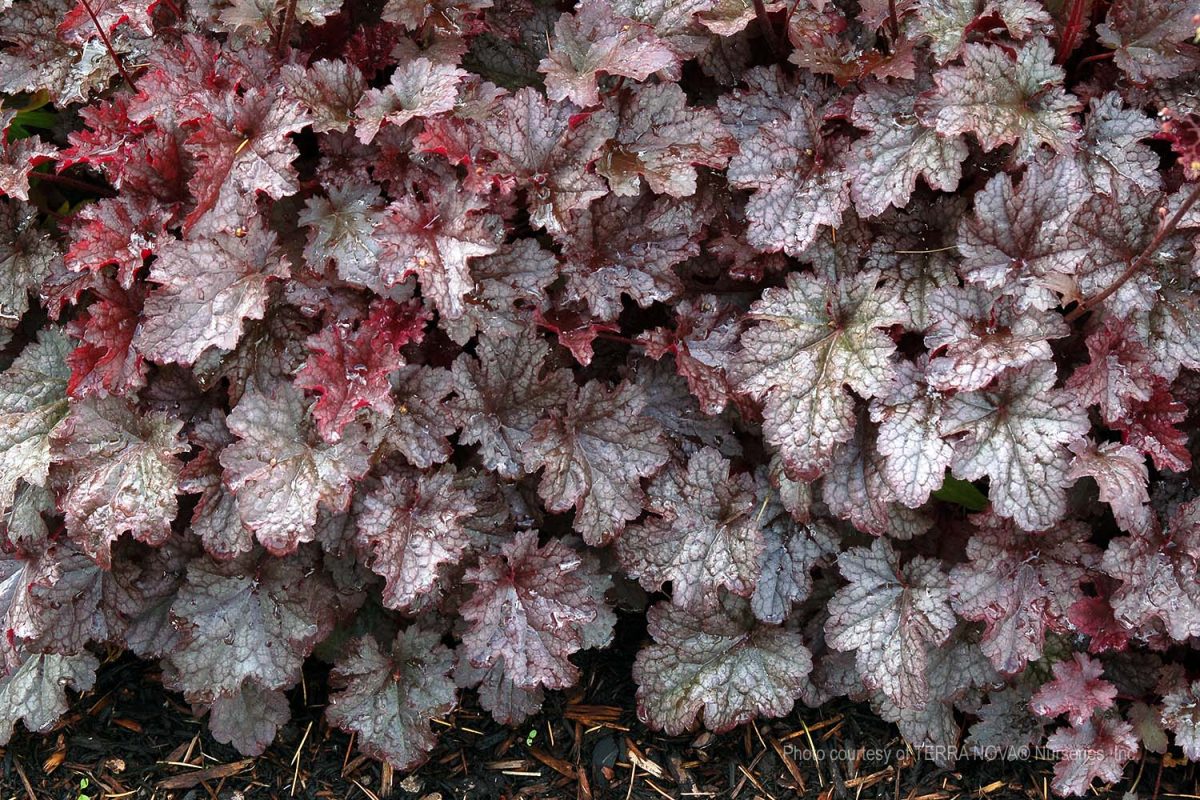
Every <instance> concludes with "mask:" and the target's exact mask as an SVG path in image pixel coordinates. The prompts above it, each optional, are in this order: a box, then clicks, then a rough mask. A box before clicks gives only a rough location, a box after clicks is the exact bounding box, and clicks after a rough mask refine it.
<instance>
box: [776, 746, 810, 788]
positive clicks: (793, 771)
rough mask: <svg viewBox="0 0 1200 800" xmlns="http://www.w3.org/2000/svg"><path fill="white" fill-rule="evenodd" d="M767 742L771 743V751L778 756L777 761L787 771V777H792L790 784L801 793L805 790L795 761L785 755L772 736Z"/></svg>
mask: <svg viewBox="0 0 1200 800" xmlns="http://www.w3.org/2000/svg"><path fill="white" fill-rule="evenodd" d="M767 741H768V742H770V743H771V749H772V750H774V751H775V755H777V756H779V760H780V761H782V762H783V766H784V769H786V770H787V771H788V775H791V776H792V783H794V784H796V789H798V790H799V791H801V792H803V791H804V790H805V789H807V788H808V787H807V785H806V784H805V781H804V775H803V774H802V773H801V772H800V767H798V766H797V765H796V762H795V760H793V759H792V757H791V756H789V755H788V754H787V751H786V750H784V749H783V745H782V744H780V742H779V740H778V739H776V738H775V737H774V736H771V737H768V739H767Z"/></svg>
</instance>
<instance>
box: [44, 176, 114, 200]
mask: <svg viewBox="0 0 1200 800" xmlns="http://www.w3.org/2000/svg"><path fill="white" fill-rule="evenodd" d="M29 179H30V180H31V181H32V180H36V181H45V182H46V183H55V184H58V185H59V186H67V187H70V188H72V189H78V190H80V191H83V192H93V193H94V194H98V195H100V196H101V197H115V196H116V194H117V193H116V192H114V191H113V190H112V189H110V188H108V187H107V186H100V185H98V184H95V183H88V182H87V181H81V180H79V179H77V178H72V177H70V176H68V175H58V174H55V173H53V172H30V173H29Z"/></svg>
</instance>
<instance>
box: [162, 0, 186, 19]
mask: <svg viewBox="0 0 1200 800" xmlns="http://www.w3.org/2000/svg"><path fill="white" fill-rule="evenodd" d="M162 4H163V5H164V6H166V7H167V8H168V9H169V10H170V12H171V13H172V14H174V15H175V18H176V19H177V20H179V21H180V22H183V20H184V16H183V11H181V10H180V8H179V6H177V5H175V0H162Z"/></svg>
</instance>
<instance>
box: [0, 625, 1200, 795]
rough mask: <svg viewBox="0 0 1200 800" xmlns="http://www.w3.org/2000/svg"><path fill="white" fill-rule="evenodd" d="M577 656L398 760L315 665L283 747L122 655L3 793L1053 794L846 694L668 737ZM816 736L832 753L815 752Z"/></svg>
mask: <svg viewBox="0 0 1200 800" xmlns="http://www.w3.org/2000/svg"><path fill="white" fill-rule="evenodd" d="M628 649H629V650H632V649H633V648H628ZM583 655H584V656H589V655H590V657H584V658H581V659H580V666H581V668H582V670H583V675H584V679H583V681H582V682H581V684H580V687H579V688H577V689H575V690H573V691H572V692H570V693H549V694H548V696H547V700H546V703H545V706H544V708H543V710H542V712H541V713H540V714H539V715H538V716H537V717H535V718H533V719H531V720H529V721H528V722H527V723H526V724H525V725H522V726H520V727H519V728H506V727H502V726H500V725H498V724H496V723H495V722H494V721H493V720H492V719H491V717H490V715H489V714H488V713H487V712H486V711H483V710H482V709H480V708H479V706H478V703H477V701H476V698H475V695H474V693H472V692H464V693H463V698H462V704H461V707H460V708H459V710H457V711H456V712H454V713H453V714H451V715H450V716H448V717H446V718H445V719H442V720H437V721H436V727H437V728H438V729H439V731H440V734H441V741H440V744H439V746H438V748H437V749H436V751H435V752H434V753H433V754H432V756H431V758H430V759H429V761H428V762H427V763H425V764H424V765H423V766H421V767H420V768H418V769H416V770H415V771H414V772H412V773H411V774H408V775H402V774H399V773H396V772H394V771H392V770H391V769H389V768H388V767H386V766H385V765H381V764H380V763H379V762H377V761H374V760H372V759H368V758H366V757H364V756H362V755H360V754H358V753H357V752H356V750H355V748H354V742H353V739H352V737H351V736H349V735H347V734H345V733H342V732H341V731H338V730H336V729H332V728H330V727H329V726H327V725H326V724H325V722H324V720H323V717H322V714H321V711H322V708H323V704H324V702H325V695H324V686H325V685H326V680H325V679H326V675H327V670H326V668H324V667H322V666H321V665H320V664H319V663H312V664H310V665H309V667H308V668H307V669H306V672H305V676H304V681H303V683H302V685H301V686H299V687H297V688H296V689H295V690H293V691H292V692H291V700H292V711H293V718H292V721H291V722H290V723H289V724H288V725H287V726H285V727H284V729H283V730H282V731H280V735H279V737H278V738H277V740H276V742H275V744H274V745H272V746H271V747H270V748H269V749H268V750H267V752H266V753H264V754H263V755H261V756H259V757H257V758H245V757H243V756H241V755H240V754H239V753H237V752H236V751H235V750H234V749H233V748H231V747H229V746H227V745H222V744H220V743H218V742H216V741H214V740H213V738H212V737H211V736H210V735H209V734H208V732H207V730H206V727H205V725H204V723H203V720H201V719H197V717H196V716H195V715H194V714H193V713H192V709H191V708H190V707H189V706H188V705H186V704H185V703H184V702H183V701H182V699H181V698H180V697H179V696H178V695H176V694H174V693H172V692H169V691H167V690H165V689H164V688H163V686H162V683H161V678H160V675H159V673H158V670H157V667H156V665H154V664H153V663H149V662H145V661H140V660H137V659H135V658H132V657H130V656H128V655H114V656H113V657H112V658H111V659H110V660H109V662H108V663H106V664H105V665H104V666H103V668H102V669H101V672H100V674H99V677H98V680H97V685H96V687H95V689H94V690H93V691H91V692H88V693H86V694H84V695H82V696H80V697H77V698H75V702H74V703H73V706H72V711H71V713H70V714H68V715H67V717H66V718H65V719H64V720H63V721H62V722H61V723H60V724H59V725H58V726H57V727H56V728H55V729H54V730H52V731H50V732H48V733H45V734H41V735H31V734H29V733H27V732H25V731H24V730H23V729H21V728H20V727H19V726H18V732H17V733H16V734H15V735H14V737H13V740H12V741H11V742H10V744H9V746H8V747H7V748H6V749H0V800H10V798H14V799H16V800H45V799H46V798H55V799H59V798H61V799H62V800H82V798H89V800H100V798H109V799H110V800H118V799H120V800H125V799H128V800H141V799H142V798H155V800H168V798H178V799H179V800H217V799H218V798H220V800H242V798H328V799H330V800H333V799H335V798H336V799H337V800H341V799H342V798H362V800H376V799H377V798H386V797H394V798H419V799H420V800H460V799H470V800H474V799H475V798H483V799H486V800H492V799H493V798H495V799H496V800H500V799H501V798H581V799H583V800H586V799H587V798H596V799H597V800H600V799H601V798H614V799H617V800H619V799H621V798H625V799H626V800H631V799H632V798H638V799H639V800H642V799H643V798H645V799H658V798H680V799H681V800H683V799H684V798H696V799H697V800H704V799H705V798H712V799H713V800H725V799H730V800H732V799H735V798H741V800H755V799H756V798H772V799H773V798H794V797H806V798H807V797H812V798H816V799H817V800H956V798H981V799H982V798H987V799H988V800H1006V799H1007V798H1039V799H1040V800H1047V798H1048V794H1047V792H1048V788H1049V782H1050V779H1051V770H1052V767H1053V762H1052V761H1049V760H1039V759H1036V758H1034V759H1030V760H1027V761H983V760H975V761H960V762H959V764H958V766H957V768H956V769H954V770H946V769H941V768H939V767H937V766H936V765H934V764H933V763H932V762H931V761H927V760H923V759H915V758H913V757H912V756H911V754H910V753H909V752H908V751H907V750H906V749H905V747H904V744H903V742H902V740H901V739H900V738H899V735H898V734H897V732H896V729H895V728H894V727H893V726H891V725H888V724H886V723H884V722H882V721H880V720H879V719H878V718H877V717H875V716H874V715H872V714H871V712H870V710H869V709H868V708H865V707H863V706H859V705H855V704H851V703H848V702H839V703H833V704H830V705H828V706H825V707H822V708H819V709H810V708H806V707H803V706H802V705H798V706H797V709H796V710H794V711H793V713H792V714H791V715H790V716H789V717H787V718H784V719H780V720H768V721H759V722H757V723H754V724H752V725H746V726H743V727H742V728H739V729H737V730H734V731H732V732H730V733H727V734H723V735H712V734H708V733H703V732H702V733H698V734H691V735H688V736H664V735H662V734H659V733H655V732H653V731H650V730H648V729H647V728H645V727H644V726H643V725H641V724H640V723H639V722H638V720H637V714H636V709H635V703H634V686H633V685H632V683H631V681H630V679H629V666H630V665H629V663H628V662H627V661H625V660H622V658H621V657H620V656H616V655H614V651H607V652H605V653H601V654H583ZM813 748H815V749H816V750H818V751H821V752H823V753H826V754H828V755H829V756H830V758H828V759H827V760H823V761H821V762H814V760H813V758H812V753H813V752H814V750H813ZM1094 792H1095V794H1096V796H1098V797H1111V798H1113V799H1114V800H1125V799H1126V798H1128V797H1129V795H1127V794H1126V793H1127V792H1133V795H1132V796H1133V797H1139V798H1154V800H1157V798H1187V799H1188V800H1200V791H1198V787H1197V785H1196V769H1195V765H1192V764H1186V763H1183V762H1182V761H1178V760H1175V759H1173V758H1172V757H1171V756H1170V755H1168V756H1165V757H1160V756H1157V755H1153V754H1151V755H1150V756H1148V757H1146V758H1144V759H1143V760H1142V761H1141V762H1139V763H1138V764H1131V765H1130V766H1129V768H1128V769H1127V770H1126V778H1125V780H1124V781H1122V782H1121V783H1120V784H1117V785H1114V786H1110V787H1096V789H1095V790H1094Z"/></svg>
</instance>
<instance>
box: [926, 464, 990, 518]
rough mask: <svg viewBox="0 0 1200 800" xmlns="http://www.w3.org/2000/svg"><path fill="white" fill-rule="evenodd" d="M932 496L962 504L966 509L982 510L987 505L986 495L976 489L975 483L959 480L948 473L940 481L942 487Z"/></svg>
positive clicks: (958, 504)
mask: <svg viewBox="0 0 1200 800" xmlns="http://www.w3.org/2000/svg"><path fill="white" fill-rule="evenodd" d="M933 496H934V497H936V498H937V499H938V500H942V501H944V502H947V503H954V504H955V505H957V506H962V507H963V508H965V509H966V510H967V511H983V510H984V509H985V508H987V505H988V499H987V495H985V494H984V493H983V492H981V491H979V490H978V489H976V488H975V484H973V483H970V482H969V481H964V480H959V479H958V478H956V477H954V476H953V475H950V474H949V473H947V474H946V480H945V481H943V482H942V488H940V489H938V490H937V491H936V492H934V493H933Z"/></svg>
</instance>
